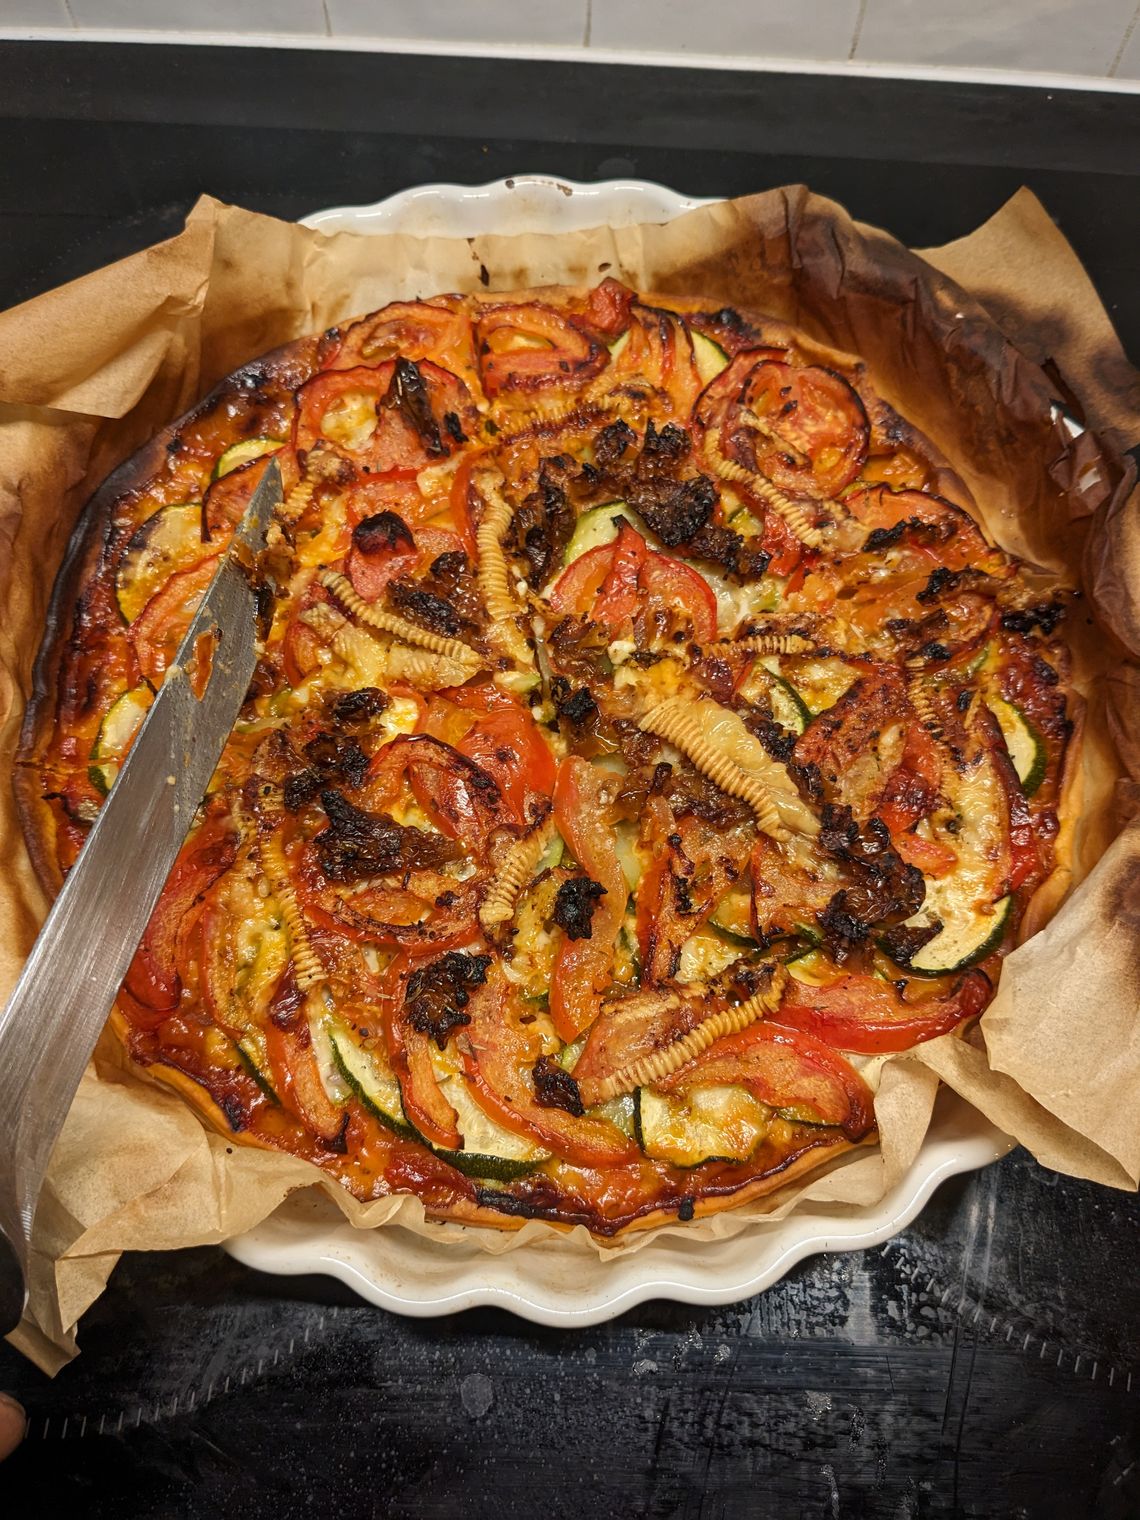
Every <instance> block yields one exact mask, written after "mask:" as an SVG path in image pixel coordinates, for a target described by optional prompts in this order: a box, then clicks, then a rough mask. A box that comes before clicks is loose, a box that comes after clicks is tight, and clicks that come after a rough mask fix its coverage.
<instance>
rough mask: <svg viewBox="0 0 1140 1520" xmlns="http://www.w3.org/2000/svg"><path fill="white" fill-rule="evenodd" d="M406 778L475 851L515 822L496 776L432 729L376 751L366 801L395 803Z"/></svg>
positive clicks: (435, 816) (443, 827)
mask: <svg viewBox="0 0 1140 1520" xmlns="http://www.w3.org/2000/svg"><path fill="white" fill-rule="evenodd" d="M405 780H406V781H407V783H408V785H410V787H411V789H412V793H413V795H414V796H415V799H416V801H417V802H418V803H419V805H420V807H422V808H423V810H424V812H425V813H426V814H427V815H428V817H429V818H430V819H431V820H432V822H433V823H434V824H435V826H436V827H437V828H438V829H439V830H440V831H441V833H444V834H446V835H447V837H448V838H449V839H458V840H460V841H461V842H462V843H463V844H464V845H465V846H466V847H467V848H468V849H469V850H472V851H474V852H475V853H476V854H479V853H482V852H483V851H484V850H485V848H486V845H487V840H488V838H489V836H490V834H491V832H492V830H494V829H497V828H501V827H503V826H504V825H510V824H512V823H514V822H516V819H515V817H514V814H513V813H512V811H511V809H510V807H509V806H508V805H507V804H506V803H505V802H504V799H503V797H502V795H501V793H500V791H499V787H498V784H497V782H496V781H495V779H494V777H492V776H490V775H488V773H487V772H486V771H485V770H484V769H483V768H482V767H481V766H480V765H477V764H476V763H475V761H473V760H471V759H469V758H468V757H467V756H466V755H464V754H461V753H460V752H459V751H458V750H457V749H455V748H454V747H453V746H452V745H450V744H446V743H444V742H443V741H442V740H440V739H436V738H433V737H432V736H431V735H430V734H412V735H409V736H408V737H407V738H401V739H396V740H394V741H393V742H392V743H391V744H386V745H385V746H384V747H383V748H382V749H381V750H379V751H378V752H377V754H376V757H375V759H374V761H373V763H372V768H371V772H370V779H369V781H368V783H367V790H366V795H365V799H364V801H365V805H366V806H370V807H376V806H379V807H385V806H390V805H391V804H392V803H393V802H394V801H395V800H396V798H397V797H399V795H400V792H401V790H402V787H403V784H404V782H405Z"/></svg>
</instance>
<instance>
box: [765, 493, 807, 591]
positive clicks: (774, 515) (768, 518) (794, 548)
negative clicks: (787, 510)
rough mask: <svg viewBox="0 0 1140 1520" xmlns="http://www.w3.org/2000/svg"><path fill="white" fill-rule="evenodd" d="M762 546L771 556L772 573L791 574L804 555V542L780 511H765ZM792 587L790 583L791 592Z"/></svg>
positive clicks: (770, 566) (769, 567)
mask: <svg viewBox="0 0 1140 1520" xmlns="http://www.w3.org/2000/svg"><path fill="white" fill-rule="evenodd" d="M760 547H761V549H763V550H764V551H765V553H766V554H769V555H770V556H771V558H770V560H769V562H768V569H769V571H770V573H771V574H772V575H791V573H792V571H793V570H794V569H795V568H796V566H797V565H798V564H799V563H800V561H801V560H802V559H803V557H804V546H803V544H802V543H801V542H800V540H799V539H798V538H797V537H796V535H795V534H794V533H793V532H792V530H791V528H789V527H788V525H787V523H786V522H785V521H784V519H783V518H782V517H781V516H780V514H779V513H778V512H765V513H764V531H763V533H762V534H761V536H760ZM792 589H793V588H792V586H791V585H790V584H789V586H788V590H789V592H790V591H791V590H792Z"/></svg>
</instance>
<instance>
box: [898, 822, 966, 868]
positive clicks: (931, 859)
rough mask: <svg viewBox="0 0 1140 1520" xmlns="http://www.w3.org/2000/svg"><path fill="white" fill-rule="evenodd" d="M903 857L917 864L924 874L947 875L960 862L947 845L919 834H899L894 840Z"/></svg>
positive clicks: (911, 863)
mask: <svg viewBox="0 0 1140 1520" xmlns="http://www.w3.org/2000/svg"><path fill="white" fill-rule="evenodd" d="M892 843H893V844H894V847H895V849H896V850H897V851H898V853H899V856H900V858H901V859H903V860H905V861H906V863H907V865H908V866H915V867H916V868H917V869H918V870H920V871H921V872H922V874H923V875H924V876H935V877H938V876H945V875H946V874H947V873H948V872H950V871H952V870H953V869H954V867H955V866H956V865H957V864H958V857H957V855H955V853H954V851H953V850H951V849H950V848H949V847H948V846H947V845H944V844H939V843H938V841H937V840H936V839H923V838H922V836H921V835H919V834H907V833H905V832H904V833H902V834H899V835H898V836H897V837H895V838H894V839H893V840H892Z"/></svg>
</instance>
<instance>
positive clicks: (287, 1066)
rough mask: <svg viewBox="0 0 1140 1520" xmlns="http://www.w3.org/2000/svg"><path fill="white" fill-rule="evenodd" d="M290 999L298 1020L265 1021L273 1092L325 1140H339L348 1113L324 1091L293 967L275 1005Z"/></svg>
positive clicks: (286, 976)
mask: <svg viewBox="0 0 1140 1520" xmlns="http://www.w3.org/2000/svg"><path fill="white" fill-rule="evenodd" d="M284 1000H287V1001H288V1002H289V1003H290V1004H292V1005H293V1006H294V1007H295V1008H296V1019H295V1022H294V1023H291V1024H289V1025H287V1026H285V1027H282V1023H280V1022H278V1020H276V1019H274V1018H272V1017H271V1018H269V1019H267V1020H266V1021H265V1053H266V1055H267V1056H268V1058H269V1071H270V1075H271V1077H272V1079H273V1090H274V1092H275V1093H276V1094H277V1096H278V1097H279V1098H280V1099H281V1103H282V1106H283V1107H285V1108H287V1109H288V1110H289V1112H290V1113H292V1114H295V1115H296V1116H297V1118H298V1119H300V1120H301V1122H302V1124H306V1125H307V1126H308V1127H309V1128H310V1129H311V1130H313V1131H314V1133H316V1134H318V1135H319V1136H320V1137H321V1139H322V1140H336V1139H337V1138H338V1137H339V1136H340V1135H341V1134H343V1132H344V1125H345V1120H346V1118H347V1114H346V1112H345V1110H344V1109H343V1108H341V1106H340V1104H339V1103H334V1102H333V1100H332V1099H331V1098H330V1097H329V1095H328V1093H327V1092H326V1091H325V1089H324V1084H323V1083H322V1081H321V1074H320V1070H319V1068H318V1066H317V1059H316V1056H314V1054H313V1044H312V1040H311V1039H310V1037H309V1030H308V1025H307V1024H306V1023H305V1020H304V1016H303V1013H302V1009H303V1007H304V998H303V997H302V995H301V993H300V992H299V990H298V989H297V985H296V983H295V982H294V980H293V968H292V966H290V967H289V968H288V970H287V971H286V972H285V976H284V977H283V979H282V985H281V988H280V989H279V990H278V992H277V993H276V994H275V995H274V1002H275V1003H280V1002H282V1001H284Z"/></svg>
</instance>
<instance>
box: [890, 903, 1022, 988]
mask: <svg viewBox="0 0 1140 1520" xmlns="http://www.w3.org/2000/svg"><path fill="white" fill-rule="evenodd" d="M933 885H937V883H929V882H928V883H927V893H928V898H929V889H930V887H931V886H933ZM1012 908H1013V898H1012V896H1010V897H1003V898H1002V899H1001V900H1000V901H999V902H996V903H994V905H993V907H992V908H987V909H981V908H975V909H974V910H973V911H972V912H970V913H963V912H958V913H957V914H954V913H951V914H950V916H949V917H948V919H947V920H945V923H946V927H945V928H944V929H942V930H941V932H940V933H938V934H936V935H935V936H934V938H933V939H932V940H930V941H929V943H928V944H925V945H923V947H922V949H921V950H917V951H916V952H915V953H914V955H912V956H911V958H910V963H909V966H908V968H907V969H908V970H910V971H913V972H915V973H916V974H917V975H918V976H945V975H946V974H947V972H950V971H965V970H967V969H968V968H969V967H970V966H976V965H977V964H978V962H979V961H984V960H985V958H986V956H987V955H992V954H993V952H994V951H995V950H996V949H997V947H998V946H999V945H1000V944H1001V941H1002V936H1003V935H1004V934H1005V930H1006V924H1007V923H1008V921H1009V915H1010V911H1011V910H1012ZM934 911H935V913H936V914H937V916H938V917H939V918H941V917H942V914H941V913H938V911H937V905H935V909H934ZM927 912H928V909H927V908H926V907H924V909H923V913H924V914H926V913H927ZM926 921H927V922H929V919H927V920H926ZM907 922H908V923H910V922H911V920H910V919H908V920H907Z"/></svg>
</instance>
